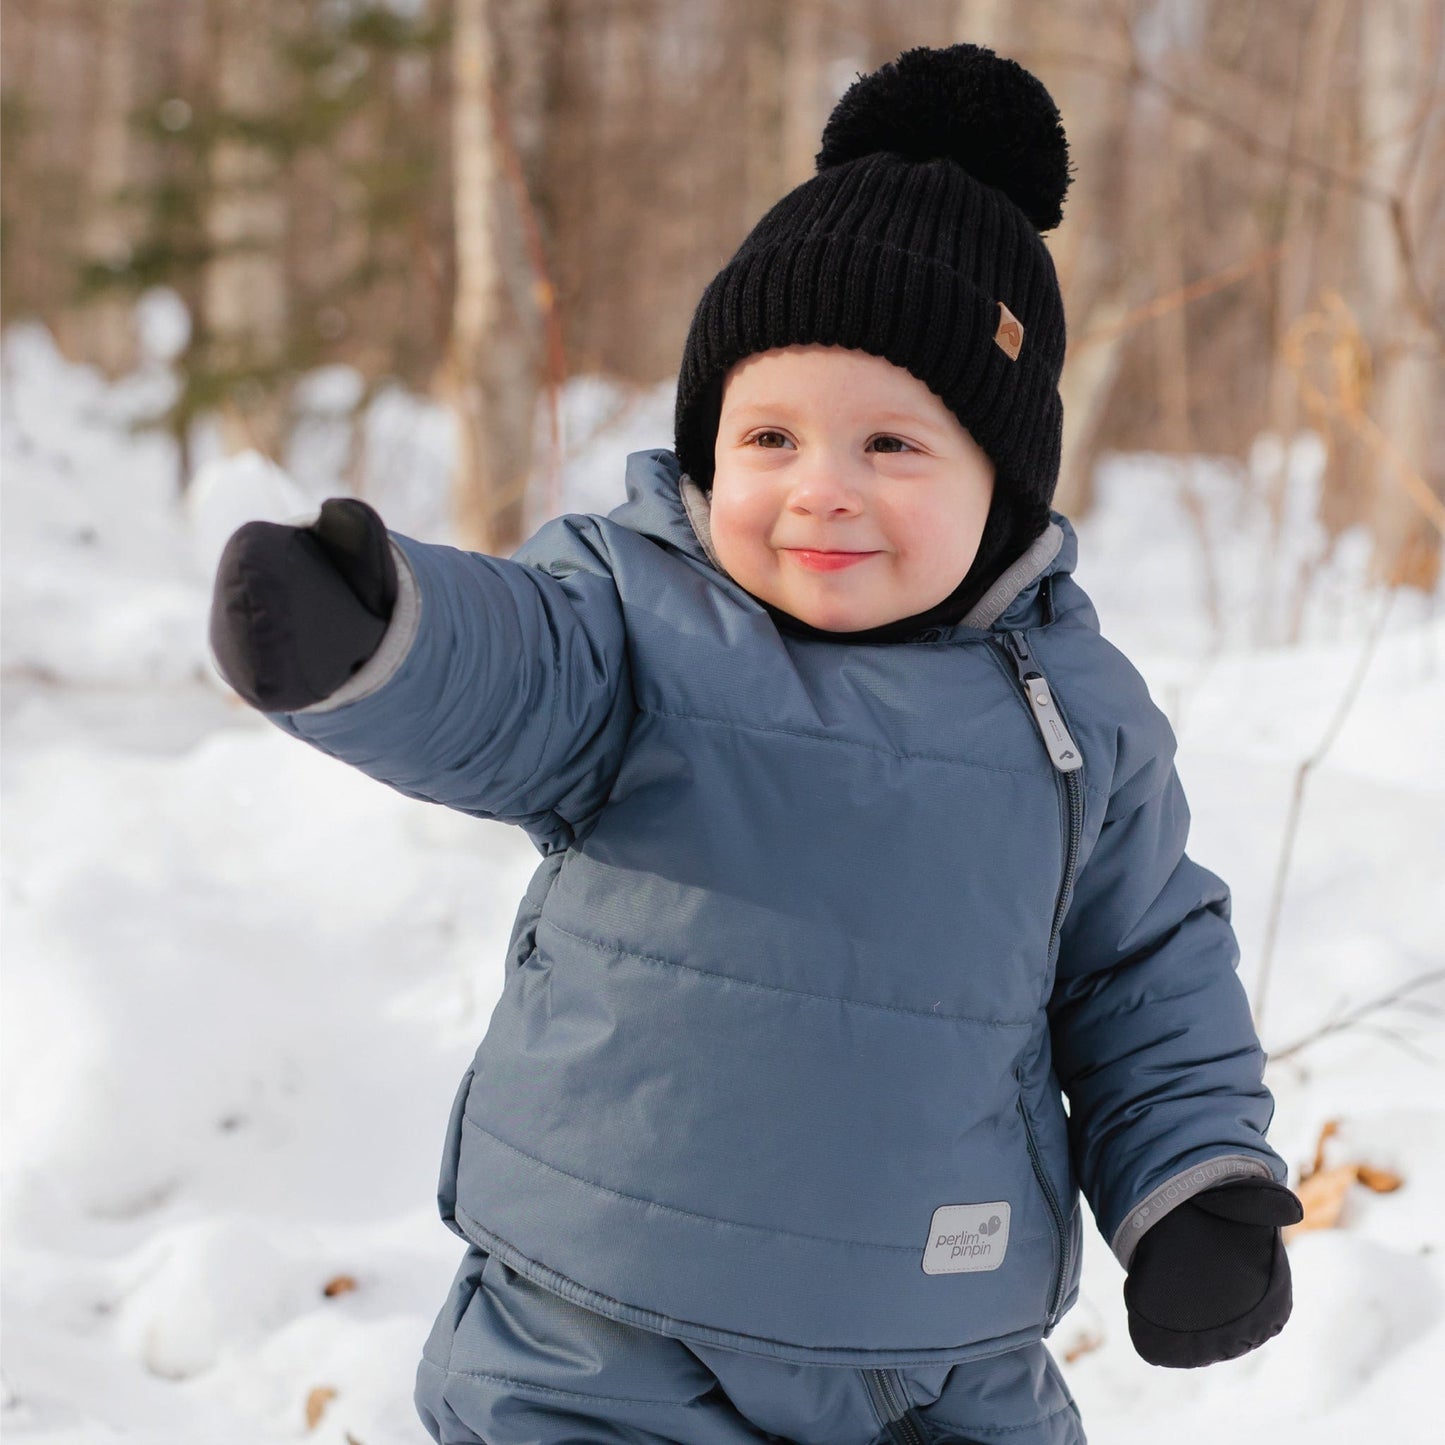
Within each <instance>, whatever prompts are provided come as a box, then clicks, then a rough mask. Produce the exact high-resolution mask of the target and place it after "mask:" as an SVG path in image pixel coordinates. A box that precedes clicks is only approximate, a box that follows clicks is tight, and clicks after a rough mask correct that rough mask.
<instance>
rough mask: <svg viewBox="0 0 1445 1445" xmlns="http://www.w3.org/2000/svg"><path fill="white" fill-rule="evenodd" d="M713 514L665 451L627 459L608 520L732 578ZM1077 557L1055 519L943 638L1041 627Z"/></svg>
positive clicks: (1055, 515) (1059, 516) (1067, 531)
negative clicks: (1050, 593) (1055, 583)
mask: <svg viewBox="0 0 1445 1445" xmlns="http://www.w3.org/2000/svg"><path fill="white" fill-rule="evenodd" d="M710 514H711V502H710V499H709V497H708V495H707V493H706V492H704V491H703V490H702V488H701V487H699V486H698V484H697V483H696V482H694V481H693V480H692V478H691V477H689V476H687V475H685V474H684V473H683V471H682V468H681V465H680V464H679V462H678V460H677V456H676V454H675V453H673V452H672V451H669V450H668V449H667V448H665V447H659V448H656V449H654V450H651V451H641V452H632V453H630V454H629V455H628V458H627V500H626V501H625V502H624V503H622V505H621V506H619V507H616V508H614V509H613V511H611V512H609V513H608V519H609V520H610V521H613V522H617V523H619V524H620V525H621V526H624V527H627V528H628V529H629V530H631V531H634V532H638V533H640V534H641V535H642V536H644V537H650V538H652V539H653V540H654V541H656V542H659V543H661V544H662V545H664V546H667V547H671V548H673V549H674V550H676V551H679V552H682V553H683V554H684V555H685V556H688V557H691V558H692V559H693V560H694V561H696V562H700V563H703V564H704V565H706V566H709V567H711V568H713V569H714V570H715V571H717V572H720V573H721V574H722V575H723V576H724V577H726V576H728V572H727V569H726V568H725V567H724V566H723V565H722V563H721V562H720V561H719V560H718V557H717V554H716V552H715V551H714V550H713V545H712V531H711V527H710V525H709V519H710ZM1077 556H1078V539H1077V537H1076V536H1075V535H1074V529H1073V526H1072V525H1071V523H1070V522H1069V519H1068V518H1067V517H1065V516H1064V515H1063V513H1061V512H1050V513H1049V525H1048V526H1047V527H1045V528H1044V530H1043V531H1042V532H1040V533H1039V535H1038V536H1037V537H1035V538H1034V540H1033V542H1031V543H1030V544H1029V546H1028V547H1027V548H1026V549H1025V551H1024V552H1022V553H1021V554H1020V555H1019V557H1018V558H1017V559H1015V561H1013V562H1012V563H1010V565H1009V566H1008V567H1006V568H1005V569H1004V570H1003V572H1002V573H1000V575H999V578H998V581H996V582H995V583H994V584H993V586H992V587H990V588H989V590H988V591H987V592H986V593H985V594H984V595H983V597H981V598H980V599H979V601H978V602H977V603H976V604H975V605H974V607H973V609H972V611H970V612H969V613H968V615H967V616H966V617H964V618H963V620H962V621H961V622H958V623H956V624H955V625H954V626H953V627H945V628H940V629H937V631H938V633H939V635H940V636H946V635H948V634H949V633H951V632H954V631H957V630H959V629H962V630H965V631H967V630H975V631H978V630H987V629H993V630H998V631H1002V630H1006V629H1008V628H1015V627H1029V626H1036V625H1038V623H1040V622H1042V621H1044V620H1045V617H1044V609H1043V606H1042V600H1041V597H1040V593H1041V590H1042V586H1043V583H1044V579H1045V578H1047V577H1052V576H1055V575H1057V574H1060V573H1063V574H1070V573H1072V572H1073V570H1074V562H1075V560H1076V558H1077Z"/></svg>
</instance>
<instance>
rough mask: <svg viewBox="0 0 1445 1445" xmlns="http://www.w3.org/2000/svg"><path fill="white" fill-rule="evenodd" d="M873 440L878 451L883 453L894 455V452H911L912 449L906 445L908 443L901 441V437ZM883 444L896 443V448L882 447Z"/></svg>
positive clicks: (875, 438)
mask: <svg viewBox="0 0 1445 1445" xmlns="http://www.w3.org/2000/svg"><path fill="white" fill-rule="evenodd" d="M873 440H874V441H875V442H876V443H878V445H879V448H880V450H882V451H885V452H893V453H896V452H900V451H912V450H913V449H912V447H910V446H909V445H908V443H907V442H906V441H904V440H903V438H902V437H890V436H881V437H874V438H873ZM884 442H896V443H897V446H896V447H894V446H884V445H883V443H884Z"/></svg>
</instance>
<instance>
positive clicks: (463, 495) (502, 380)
mask: <svg viewBox="0 0 1445 1445" xmlns="http://www.w3.org/2000/svg"><path fill="white" fill-rule="evenodd" d="M493 36H494V32H493V30H492V3H491V0H455V8H454V12H453V33H452V194H453V212H454V225H455V228H456V274H457V281H456V297H455V300H454V303H453V312H452V332H451V338H450V342H449V346H448V353H447V357H446V360H445V362H444V364H443V369H442V376H441V388H442V391H443V393H444V394H445V395H446V396H447V398H448V400H449V402H450V404H451V406H452V408H453V410H454V412H455V414H456V418H457V437H458V448H457V470H456V473H455V477H454V481H453V492H452V498H453V507H454V516H455V520H456V526H457V531H458V535H459V537H460V538H461V541H462V543H463V545H464V546H467V547H471V548H473V549H475V550H477V551H482V552H490V553H494V554H501V553H506V552H510V551H511V550H512V549H513V548H514V547H515V546H516V545H517V543H518V542H519V541H520V540H521V528H522V517H523V501H524V495H525V489H526V484H527V476H528V473H529V471H530V468H531V460H532V432H533V412H534V408H535V405H536V398H537V382H536V372H535V367H534V364H533V358H532V357H531V356H530V355H529V354H528V350H529V349H528V348H527V347H526V345H525V344H524V338H523V336H522V328H521V327H520V326H519V325H518V324H516V322H515V320H514V319H513V318H511V317H508V316H507V315H506V314H505V309H504V306H503V300H504V297H505V293H506V286H507V275H506V263H507V256H506V253H505V251H504V244H503V241H504V234H506V227H505V221H506V220H507V218H508V217H509V215H510V208H509V207H508V204H507V194H506V193H507V177H506V174H505V170H504V167H505V163H506V158H505V157H504V155H503V154H502V140H501V138H500V136H499V135H498V130H497V125H496V123H495V118H494V111H493V104H494V96H495V90H496V84H497V80H496V76H497V58H496V51H495V47H494V38H493Z"/></svg>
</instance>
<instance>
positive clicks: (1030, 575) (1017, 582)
mask: <svg viewBox="0 0 1445 1445" xmlns="http://www.w3.org/2000/svg"><path fill="white" fill-rule="evenodd" d="M1063 545H1064V529H1063V528H1062V527H1060V526H1059V524H1058V523H1057V522H1050V523H1049V525H1048V526H1047V527H1045V528H1044V530H1043V531H1042V532H1040V533H1039V535H1038V536H1037V537H1035V538H1034V540H1033V541H1032V542H1031V543H1030V544H1029V547H1028V550H1027V551H1026V552H1024V553H1023V555H1022V556H1020V557H1019V559H1018V560H1017V561H1016V562H1014V563H1012V564H1011V565H1010V566H1009V569H1008V570H1007V571H1006V572H1003V573H1000V575H999V579H998V581H997V582H995V583H994V584H993V586H992V587H990V588H989V589H988V591H987V592H985V593H984V594H983V596H982V597H980V598H979V599H978V601H977V602H975V603H974V604H973V606H972V607H971V608H970V609H969V611H968V613H967V615H966V616H965V617H964V619H963V626H964V627H992V626H993V625H994V623H995V622H997V621H998V619H999V618H1000V617H1002V616H1003V615H1004V613H1005V612H1006V611H1008V605H1009V603H1010V602H1012V601H1013V600H1014V598H1015V597H1017V596H1018V595H1019V593H1020V592H1022V591H1023V590H1024V588H1025V587H1027V586H1028V585H1029V583H1030V582H1032V581H1033V580H1034V578H1035V577H1037V576H1039V575H1040V573H1042V572H1043V570H1044V569H1045V568H1046V567H1047V566H1048V565H1049V563H1050V562H1052V561H1053V560H1054V558H1055V557H1057V556H1058V555H1059V548H1060V547H1062V546H1063Z"/></svg>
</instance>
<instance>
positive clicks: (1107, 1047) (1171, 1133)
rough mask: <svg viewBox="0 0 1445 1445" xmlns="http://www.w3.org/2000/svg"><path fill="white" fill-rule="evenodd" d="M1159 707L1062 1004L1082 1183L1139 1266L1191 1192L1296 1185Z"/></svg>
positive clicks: (1059, 1015)
mask: <svg viewBox="0 0 1445 1445" xmlns="http://www.w3.org/2000/svg"><path fill="white" fill-rule="evenodd" d="M1140 686H1141V690H1142V680H1141V683H1140ZM1144 707H1145V709H1146V711H1147V719H1146V721H1145V723H1144V726H1143V727H1141V728H1139V729H1136V730H1135V731H1134V733H1133V734H1131V736H1130V740H1129V741H1128V743H1127V744H1126V743H1125V741H1124V740H1123V736H1122V732H1121V741H1120V748H1119V754H1118V763H1119V766H1118V767H1116V770H1115V775H1114V785H1113V787H1112V789H1111V794H1110V798H1109V803H1108V807H1107V810H1106V812H1105V816H1104V821H1103V824H1102V827H1101V829H1100V832H1099V836H1098V839H1097V841H1096V843H1095V845H1094V848H1093V850H1092V852H1091V853H1090V855H1089V857H1088V860H1087V862H1086V863H1085V865H1084V867H1083V868H1082V870H1081V871H1080V873H1079V876H1078V878H1077V880H1076V885H1075V890H1074V897H1073V901H1072V904H1071V906H1070V908H1069V912H1068V914H1067V916H1066V919H1065V924H1064V927H1063V930H1062V934H1061V941H1060V947H1059V959H1058V967H1057V971H1056V975H1055V980H1054V985H1053V990H1052V994H1051V997H1050V1001H1049V1008H1048V1012H1049V1022H1050V1031H1051V1035H1052V1043H1053V1053H1054V1066H1055V1069H1056V1071H1057V1074H1058V1078H1059V1082H1060V1084H1061V1086H1062V1087H1063V1090H1064V1092H1065V1094H1066V1095H1067V1096H1068V1100H1069V1138H1070V1148H1071V1152H1072V1154H1073V1158H1074V1163H1075V1169H1076V1172H1077V1175H1078V1178H1079V1183H1080V1187H1081V1188H1082V1189H1083V1192H1084V1195H1085V1198H1086V1199H1087V1200H1088V1201H1089V1205H1090V1207H1091V1208H1092V1210H1093V1213H1094V1218H1095V1220H1096V1222H1097V1223H1098V1226H1099V1230H1100V1232H1101V1233H1102V1234H1103V1236H1104V1238H1105V1239H1106V1240H1108V1241H1109V1244H1110V1247H1111V1248H1112V1249H1113V1251H1114V1255H1115V1257H1116V1258H1117V1259H1118V1260H1119V1262H1120V1264H1122V1265H1123V1266H1124V1267H1125V1269H1127V1268H1128V1266H1129V1261H1130V1258H1131V1257H1132V1255H1133V1251H1134V1248H1135V1246H1136V1245H1137V1244H1138V1242H1139V1240H1140V1238H1142V1236H1143V1234H1144V1232H1145V1231H1146V1230H1147V1229H1148V1228H1149V1227H1150V1226H1151V1225H1153V1224H1155V1223H1157V1222H1158V1221H1159V1220H1160V1219H1162V1218H1163V1217H1164V1215H1166V1214H1167V1213H1168V1212H1169V1211H1170V1210H1171V1209H1172V1208H1174V1207H1175V1206H1176V1205H1178V1204H1181V1203H1183V1202H1184V1200H1186V1199H1188V1198H1189V1197H1190V1196H1191V1195H1193V1194H1196V1193H1198V1192H1199V1191H1200V1190H1202V1189H1207V1188H1209V1187H1210V1186H1211V1185H1213V1184H1218V1183H1221V1182H1223V1181H1224V1180H1225V1179H1229V1178H1232V1177H1235V1176H1238V1175H1258V1176H1261V1177H1268V1178H1273V1179H1275V1180H1277V1181H1278V1182H1280V1183H1283V1182H1284V1180H1285V1176H1286V1175H1287V1173H1288V1167H1287V1165H1286V1164H1285V1162H1284V1160H1283V1159H1281V1158H1280V1157H1279V1155H1278V1154H1276V1153H1275V1152H1274V1150H1272V1149H1271V1148H1270V1147H1269V1146H1268V1145H1267V1144H1266V1143H1265V1131H1266V1130H1267V1129H1268V1127H1269V1124H1270V1120H1271V1118H1272V1116H1273V1113H1274V1101H1273V1099H1272V1097H1271V1096H1270V1093H1269V1091H1268V1090H1267V1089H1266V1088H1265V1086H1264V1083H1263V1070H1264V1062H1265V1055H1264V1052H1263V1050H1262V1049H1261V1047H1260V1044H1259V1039H1258V1037H1257V1035H1256V1033H1255V1030H1254V1024H1253V1021H1252V1020H1251V1017H1250V1011H1249V1003H1248V1000H1247V998H1246V995H1245V992H1244V987H1243V985H1242V984H1241V982H1240V980H1239V976H1238V974H1237V973H1236V966H1237V964H1238V962H1239V947H1238V943H1237V941H1236V939H1235V935H1234V930H1233V928H1232V927H1231V925H1230V895H1229V889H1228V888H1227V887H1226V885H1225V884H1224V882H1223V881H1222V880H1221V879H1219V878H1218V877H1216V876H1215V875H1214V874H1213V873H1211V872H1210V871H1209V870H1208V869H1206V868H1202V867H1201V866H1200V865H1199V864H1197V863H1195V862H1194V861H1193V860H1192V859H1191V858H1189V857H1188V855H1187V854H1186V853H1185V842H1186V839H1187V836H1188V832H1189V808H1188V804H1187V803H1186V802H1185V798H1184V790H1183V788H1182V787H1181V785H1180V782H1179V776H1178V773H1177V772H1176V770H1175V767H1174V761H1173V759H1174V746H1175V744H1174V736H1173V733H1172V731H1171V730H1170V728H1169V725H1168V722H1167V720H1166V719H1165V718H1164V716H1163V714H1162V713H1160V712H1159V711H1158V709H1157V708H1156V707H1155V706H1154V704H1153V703H1152V702H1151V701H1148V700H1147V697H1146V699H1145V701H1144ZM1140 734H1143V737H1142V738H1141V737H1140ZM1141 748H1142V751H1143V753H1144V757H1143V759H1142V761H1140V760H1139V758H1138V756H1137V755H1138V754H1139V753H1140V751H1141ZM1131 753H1133V754H1134V755H1135V756H1134V757H1131V756H1130V754H1131ZM1121 777H1122V781H1121Z"/></svg>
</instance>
